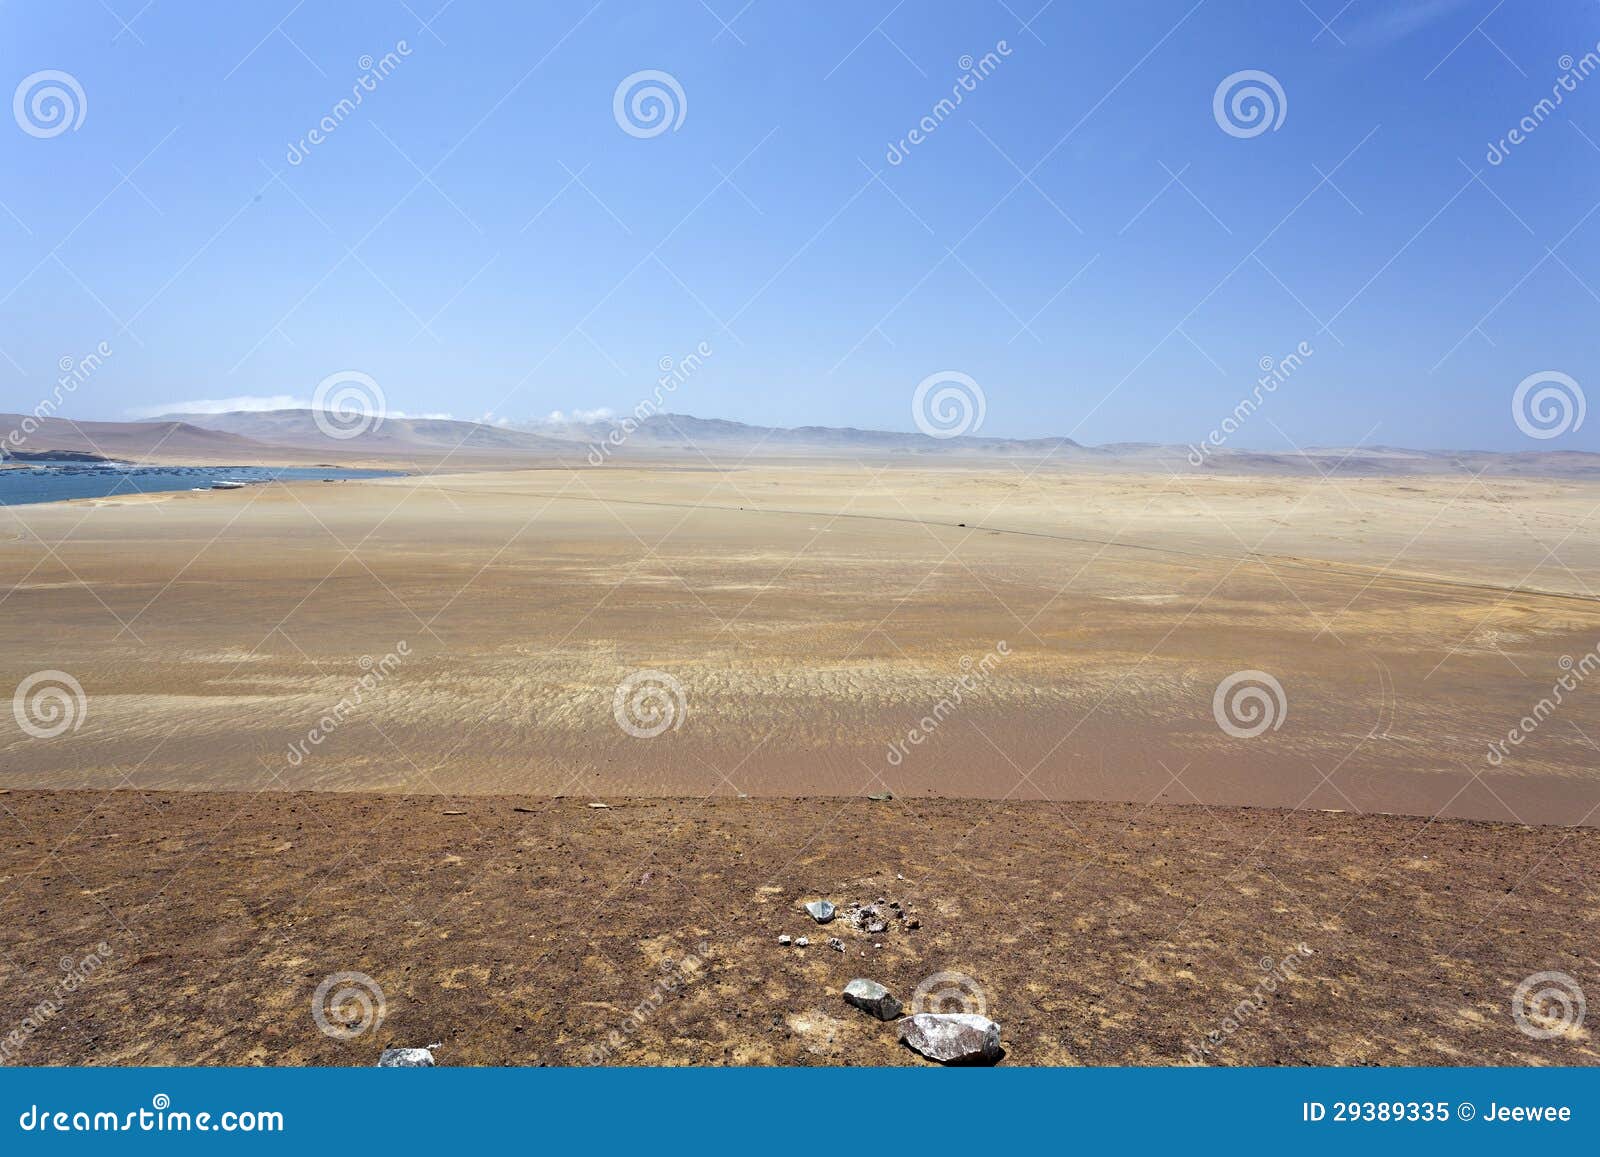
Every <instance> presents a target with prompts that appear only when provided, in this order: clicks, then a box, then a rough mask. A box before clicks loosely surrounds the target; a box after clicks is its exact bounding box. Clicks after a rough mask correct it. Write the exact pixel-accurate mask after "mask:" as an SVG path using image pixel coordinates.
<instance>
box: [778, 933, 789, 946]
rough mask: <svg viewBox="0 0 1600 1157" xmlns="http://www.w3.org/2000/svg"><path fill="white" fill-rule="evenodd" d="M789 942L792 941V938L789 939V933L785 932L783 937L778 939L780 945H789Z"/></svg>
mask: <svg viewBox="0 0 1600 1157" xmlns="http://www.w3.org/2000/svg"><path fill="white" fill-rule="evenodd" d="M789 940H790V937H789V934H788V933H787V932H785V933H784V934H783V935H781V936H779V937H778V943H779V944H788V943H789Z"/></svg>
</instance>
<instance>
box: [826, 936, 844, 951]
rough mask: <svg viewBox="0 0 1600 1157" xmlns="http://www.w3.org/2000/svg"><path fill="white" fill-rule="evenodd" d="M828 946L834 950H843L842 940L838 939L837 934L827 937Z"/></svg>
mask: <svg viewBox="0 0 1600 1157" xmlns="http://www.w3.org/2000/svg"><path fill="white" fill-rule="evenodd" d="M828 947H829V948H832V949H835V950H836V951H839V952H843V951H844V941H843V940H840V939H839V938H838V937H837V936H830V937H828Z"/></svg>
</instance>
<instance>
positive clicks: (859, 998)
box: [844, 977, 903, 1020]
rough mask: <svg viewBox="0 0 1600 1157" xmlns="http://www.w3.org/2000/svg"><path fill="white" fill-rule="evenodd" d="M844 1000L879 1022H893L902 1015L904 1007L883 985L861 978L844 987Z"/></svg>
mask: <svg viewBox="0 0 1600 1157" xmlns="http://www.w3.org/2000/svg"><path fill="white" fill-rule="evenodd" d="M844 999H845V1002H846V1003H847V1004H853V1005H855V1006H856V1007H857V1008H859V1009H860V1010H861V1011H862V1012H866V1013H871V1014H872V1015H873V1016H875V1017H877V1018H878V1019H879V1020H893V1019H894V1018H895V1017H897V1016H899V1015H900V1010H901V1008H902V1007H903V1006H902V1005H901V1003H900V1002H899V1001H898V1000H896V999H895V998H894V997H893V996H890V995H889V990H888V989H887V988H885V987H884V986H883V985H881V984H879V983H878V982H877V981H875V980H865V979H862V978H860V977H858V978H856V979H855V980H852V981H851V982H850V983H849V984H847V985H845V986H844Z"/></svg>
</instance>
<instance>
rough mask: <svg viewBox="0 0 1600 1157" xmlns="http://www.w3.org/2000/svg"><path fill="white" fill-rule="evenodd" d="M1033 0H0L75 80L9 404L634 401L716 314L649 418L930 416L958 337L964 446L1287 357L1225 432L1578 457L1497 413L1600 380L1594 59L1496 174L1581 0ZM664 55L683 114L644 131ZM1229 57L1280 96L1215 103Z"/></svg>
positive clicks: (455, 405)
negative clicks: (917, 133) (1276, 105)
mask: <svg viewBox="0 0 1600 1157" xmlns="http://www.w3.org/2000/svg"><path fill="white" fill-rule="evenodd" d="M1041 3H1042V0H1006V3H1004V4H1002V3H999V2H998V0H974V2H972V3H961V4H956V3H945V4H915V3H904V4H900V5H896V4H895V3H894V2H893V0H868V2H866V3H861V4H853V5H837V6H829V7H830V9H831V11H828V12H827V13H826V14H820V15H819V14H813V13H808V14H806V15H800V14H799V13H798V10H796V9H795V8H794V7H793V6H788V5H779V4H777V3H774V2H772V0H755V2H754V3H751V4H748V5H743V0H706V3H704V4H702V3H699V2H691V3H655V4H648V5H643V4H624V3H621V2H615V0H603V2H601V3H599V4H593V3H592V0H586V2H580V3H573V4H565V3H550V4H538V5H523V4H517V5H512V4H490V3H484V2H474V0H455V2H454V3H449V4H443V5H442V8H441V0H406V3H400V2H399V0H371V2H362V3H347V4H340V5H338V6H337V10H334V11H330V10H328V9H332V8H334V7H335V6H332V5H318V4H312V3H308V4H304V5H303V6H300V7H293V6H292V0H273V2H265V3H251V2H239V3H229V4H215V5H210V4H207V5H202V4H197V3H176V2H172V0H153V2H152V3H149V4H143V0H105V2H104V3H103V4H102V3H100V2H98V0H88V2H65V3H39V2H28V0H11V2H9V3H7V4H6V5H5V6H4V7H3V8H0V21H3V22H4V29H5V35H4V37H3V38H0V65H3V69H0V75H3V78H4V81H5V85H6V86H7V87H8V88H9V87H12V86H16V85H18V84H19V83H20V82H21V81H22V80H23V78H24V77H27V76H30V75H31V74H34V73H36V72H39V71H41V70H46V69H53V70H60V71H63V72H66V73H68V74H70V75H71V76H72V77H73V78H74V79H75V80H76V82H77V83H78V85H79V86H80V87H81V90H82V92H83V98H84V99H83V103H84V105H85V113H84V116H83V119H82V123H81V124H79V125H78V127H76V128H75V129H69V130H67V131H63V132H60V133H59V134H57V135H53V136H37V135H32V134H30V133H29V132H27V131H24V130H23V127H22V125H21V124H20V123H19V124H18V125H17V126H16V127H15V128H13V125H12V124H11V123H10V122H6V124H5V130H6V131H3V132H0V202H3V205H4V208H3V209H0V282H3V284H0V293H4V294H5V296H4V300H3V301H0V410H12V411H27V410H31V409H33V408H34V407H35V406H36V405H37V404H38V402H39V400H40V398H41V397H43V396H45V395H46V394H47V393H48V392H49V391H50V389H51V387H52V385H53V383H54V382H55V379H56V377H57V374H58V370H57V366H58V364H59V363H60V362H61V360H62V359H63V358H70V359H77V358H81V357H83V356H84V355H86V354H88V353H90V352H91V351H93V350H94V349H95V348H96V347H97V345H98V344H99V343H101V342H105V343H107V345H108V346H109V348H110V349H111V350H112V351H113V352H112V354H111V356H110V357H108V358H106V359H105V364H104V365H102V366H100V367H99V368H98V369H97V370H96V371H95V372H94V374H93V375H92V377H91V378H90V379H88V380H87V381H85V382H84V383H83V384H82V385H80V386H79V387H78V388H77V389H76V390H75V391H73V392H72V393H71V394H70V396H69V397H67V398H66V399H65V401H64V403H63V406H62V410H61V412H62V413H64V414H67V415H70V416H74V417H81V418H115V417H127V416H130V415H136V414H142V413H149V412H154V411H157V410H160V409H161V408H163V407H166V406H168V405H171V404H175V403H180V402H186V401H190V400H194V399H221V398H232V397H256V398H263V397H283V398H289V399H297V400H303V399H305V398H308V397H310V395H311V393H312V390H313V389H314V387H315V385H316V384H317V382H318V381H320V380H321V379H323V378H325V377H326V376H328V375H329V374H332V373H335V372H338V371H343V370H351V369H354V370H359V371H361V372H363V373H366V374H369V375H371V376H372V377H373V378H374V379H375V380H376V381H378V382H379V383H380V384H381V386H382V388H383V391H384V394H385V397H386V399H387V402H388V405H389V406H390V407H391V409H393V410H399V411H402V412H405V413H449V414H452V415H454V416H456V417H462V418H480V417H483V416H484V415H489V416H490V417H491V418H494V419H512V420H524V419H528V418H537V417H542V416H545V415H548V414H549V413H550V412H552V411H556V410H560V411H563V412H572V411H575V410H576V411H581V410H589V409H599V408H606V409H610V410H613V411H617V412H621V411H626V410H628V409H631V408H632V407H633V406H634V404H635V403H636V402H637V401H638V400H639V399H641V398H643V397H645V396H647V395H648V394H649V392H650V390H651V387H652V385H653V383H654V381H655V378H656V377H657V375H658V372H659V371H658V369H657V366H658V364H659V363H660V362H661V360H662V359H663V358H670V359H677V358H681V357H683V356H684V355H686V354H688V353H690V352H691V351H693V350H694V349H695V348H696V347H697V346H698V345H699V344H700V343H702V342H703V343H705V344H706V345H707V346H709V347H710V348H711V350H712V351H713V353H712V355H711V356H710V357H708V358H706V359H705V364H704V366H703V367H702V368H700V369H699V370H698V371H697V372H696V373H695V374H694V376H693V377H692V378H691V379H690V380H689V381H688V382H686V383H685V384H684V385H682V386H681V387H680V388H679V389H678V390H677V392H676V394H675V395H674V397H673V399H672V408H673V409H677V410H680V411H684V412H689V413H694V414H698V415H702V416H713V417H724V418H731V419H737V420H743V421H749V422H757V423H766V424H781V425H795V424H806V423H814V424H830V425H846V424H848V425H857V426H873V427H884V428H892V429H911V428H913V426H912V414H911V411H910V399H911V396H912V393H913V391H914V390H915V388H916V386H917V383H918V382H919V381H921V380H922V379H924V378H926V377H927V376H928V375H930V374H933V373H936V372H940V371H947V370H954V371H960V372H962V373H965V374H967V375H970V377H971V378H972V379H973V380H974V381H976V382H977V383H978V384H979V385H980V387H981V388H982V390H983V392H984V396H985V400H986V406H985V420H984V423H983V426H982V428H981V432H983V433H987V434H994V435H1008V436H1026V435H1041V434H1069V435H1071V436H1072V437H1075V438H1077V439H1079V440H1080V441H1085V442H1092V443H1100V442H1108V441H1119V440H1156V441H1165V442H1178V443H1188V442H1194V441H1197V440H1199V439H1200V438H1202V437H1204V436H1205V434H1206V433H1207V432H1208V431H1210V430H1212V429H1213V428H1215V427H1216V426H1217V425H1218V423H1219V421H1220V420H1221V419H1222V418H1223V417H1224V416H1226V415H1227V414H1228V413H1229V412H1231V411H1232V410H1233V407H1234V405H1235V403H1236V402H1238V401H1239V400H1240V399H1241V398H1243V397H1245V396H1246V395H1247V394H1249V393H1250V391H1251V387H1252V385H1253V383H1254V382H1255V380H1256V378H1257V377H1258V376H1259V373H1260V371H1259V369H1258V365H1259V363H1260V362H1261V361H1262V359H1264V358H1266V359H1279V358H1282V357H1284V356H1286V355H1287V354H1289V353H1290V352H1291V351H1293V350H1295V349H1296V347H1297V346H1298V345H1299V343H1301V342H1305V343H1307V344H1308V345H1309V347H1310V348H1311V349H1312V350H1313V351H1314V352H1313V353H1312V354H1311V355H1310V356H1309V357H1307V358H1305V359H1304V364H1303V365H1302V366H1300V367H1299V368H1298V369H1297V370H1296V371H1295V373H1294V375H1293V377H1292V379H1291V380H1290V381H1288V382H1286V383H1285V384H1284V385H1282V386H1281V387H1280V388H1279V389H1278V390H1277V391H1276V392H1275V393H1273V394H1272V396H1271V398H1270V401H1269V402H1268V404H1267V405H1265V406H1263V407H1262V409H1261V410H1260V411H1259V412H1258V413H1257V414H1255V415H1254V416H1252V418H1251V419H1250V421H1249V422H1248V423H1247V424H1246V426H1245V428H1243V429H1241V430H1240V431H1239V432H1238V433H1236V434H1234V435H1233V436H1232V440H1231V442H1230V444H1232V445H1236V446H1252V447H1267V448H1279V447H1288V446H1291V445H1295V444H1298V445H1341V444H1352V443H1355V442H1357V441H1360V440H1365V441H1367V442H1374V443H1386V444H1397V445H1412V446H1425V447H1483V448H1500V449H1552V448H1554V449H1563V448H1564V449H1590V450H1593V449H1600V416H1597V417H1594V418H1591V419H1590V420H1589V421H1588V422H1586V423H1585V424H1584V425H1583V426H1582V427H1581V428H1580V429H1578V430H1573V431H1569V432H1568V433H1566V434H1564V435H1562V436H1560V437H1559V438H1551V439H1548V440H1534V439H1531V438H1529V437H1527V436H1526V435H1524V434H1523V433H1522V432H1520V431H1519V429H1518V427H1517V425H1516V424H1515V423H1514V422H1513V421H1512V415H1511V408H1510V407H1511V397H1512V393H1513V391H1514V389H1515V388H1516V386H1517V384H1518V383H1519V382H1520V381H1521V380H1523V379H1524V378H1526V377H1527V376H1528V375H1530V374H1534V373H1538V372H1542V371H1549V370H1555V371H1560V372H1563V373H1565V374H1568V375H1570V376H1571V377H1572V378H1573V379H1574V380H1575V381H1576V382H1578V383H1579V386H1580V387H1582V386H1585V385H1587V386H1588V387H1589V388H1590V390H1591V392H1593V389H1594V388H1595V385H1596V380H1597V379H1600V372H1597V370H1596V367H1597V366H1600V360H1597V357H1596V354H1597V353H1600V325H1597V324H1596V322H1597V320H1600V261H1597V260H1596V259H1597V257H1600V207H1597V198H1600V180H1597V178H1600V75H1597V76H1594V77H1590V78H1587V79H1584V80H1580V81H1578V82H1576V84H1575V85H1574V87H1573V90H1572V91H1571V92H1568V93H1564V95H1563V102H1562V104H1561V105H1560V107H1558V108H1556V109H1554V111H1551V112H1549V113H1548V114H1547V115H1544V116H1543V117H1542V118H1541V121H1540V123H1538V125H1537V127H1536V128H1535V129H1534V130H1533V131H1532V132H1529V133H1527V134H1526V136H1525V138H1524V139H1523V140H1522V142H1521V143H1518V144H1515V145H1512V146H1511V147H1510V149H1509V150H1507V154H1506V155H1505V156H1504V159H1503V160H1502V161H1501V162H1500V163H1497V164H1490V163H1489V162H1488V161H1487V160H1486V152H1487V150H1488V147H1489V144H1490V142H1491V141H1499V140H1501V139H1502V138H1504V137H1505V136H1506V134H1507V133H1508V131H1509V130H1510V129H1512V128H1514V127H1515V126H1516V125H1517V123H1518V121H1519V120H1521V119H1522V118H1523V117H1524V116H1527V115H1529V114H1530V110H1532V109H1533V107H1534V106H1535V104H1536V103H1537V102H1538V101H1539V100H1540V99H1541V98H1542V97H1547V96H1549V95H1550V94H1551V91H1552V89H1553V88H1554V87H1556V85H1557V80H1558V78H1559V77H1561V76H1562V75H1564V73H1565V72H1566V71H1567V69H1568V68H1569V67H1571V66H1570V65H1566V64H1564V63H1563V61H1562V58H1563V57H1564V56H1568V57H1573V58H1581V57H1582V56H1583V55H1584V54H1585V53H1588V52H1595V51H1597V50H1596V43H1597V41H1600V5H1596V4H1593V3H1580V2H1579V0H1566V2H1551V3H1545V4H1539V5H1537V6H1528V5H1516V4H1504V5H1499V6H1497V5H1496V4H1495V2H1494V0H1427V2H1422V3H1413V4H1407V5H1400V4H1379V3H1376V2H1374V0H1354V2H1353V3H1350V4H1343V3H1342V0H1306V3H1305V4H1300V3H1293V2H1285V0H1270V2H1269V0H1262V2H1248V3H1222V2H1219V0H1202V2H1200V3H1195V2H1194V0H1180V2H1178V3H1161V2H1155V0H1150V2H1129V3H1119V4H1115V5H1109V4H1107V5H1079V4H1067V3H1064V2H1060V0H1058V2H1056V3H1050V4H1043V6H1042V9H1041ZM1530 8H1532V9H1535V10H1533V11H1529V9H1530ZM1319 14H1320V15H1319ZM1323 21H1327V22H1328V24H1327V25H1326V26H1324V24H1323ZM124 22H126V23H124ZM724 22H726V25H725V24H724ZM402 41H403V42H405V45H406V54H404V55H402V54H400V53H399V52H398V51H397V45H399V44H400V42H402ZM1001 42H1004V43H1005V46H1006V52H1005V53H1004V54H1002V53H1000V52H998V51H997V49H998V46H999V45H1000V44H1001ZM991 52H993V53H996V59H997V61H998V63H997V65H996V66H995V67H993V68H992V69H991V70H989V73H988V75H986V76H984V77H983V78H982V79H981V80H979V81H976V82H975V83H974V84H973V85H972V87H971V90H970V91H967V92H964V94H963V100H962V103H961V105H960V106H959V107H958V108H956V109H954V111H952V112H949V114H948V115H946V116H942V117H939V118H938V123H937V127H936V128H935V129H934V130H933V131H932V132H930V133H928V134H927V135H926V136H925V138H924V139H923V140H922V141H921V142H920V143H917V144H915V145H913V146H912V147H911V148H910V149H909V150H907V151H906V153H905V155H904V156H903V159H901V160H900V161H899V163H896V164H891V163H890V161H889V160H888V159H887V157H886V153H887V152H888V150H889V148H890V145H891V143H892V142H897V141H902V140H904V139H905V138H906V136H907V133H908V132H909V130H911V129H912V128H914V127H915V126H916V125H917V123H918V122H919V120H921V118H923V117H925V116H929V115H935V114H934V112H933V110H934V107H935V105H936V104H937V103H938V102H939V101H940V99H941V98H942V97H945V96H948V95H949V94H950V92H951V91H952V88H953V87H954V86H955V85H956V84H957V81H958V78H959V77H961V76H962V75H963V73H964V71H965V69H964V67H963V63H962V58H963V57H972V58H982V57H983V56H984V54H985V53H991ZM385 53H395V54H396V60H397V61H398V63H397V64H396V66H395V67H393V68H392V70H390V71H389V74H388V75H387V76H385V77H383V78H382V79H381V80H379V81H377V82H375V84H373V86H372V88H371V91H367V92H364V94H363V99H362V102H361V104H360V106H359V107H357V108H355V109H354V110H353V111H349V112H348V115H342V116H340V117H339V118H338V119H337V127H336V128H334V129H333V130H332V131H331V132H329V133H327V134H326V136H325V138H324V139H323V140H322V141H321V142H320V143H316V144H313V145H311V147H309V148H308V149H305V150H304V152H303V154H302V156H301V157H300V159H299V160H298V163H291V162H290V159H289V153H290V146H291V144H292V143H295V142H300V141H302V140H304V139H305V138H306V136H307V134H308V132H309V131H310V130H311V129H313V128H314V127H315V126H316V125H317V123H318V121H319V120H320V119H321V118H323V117H325V116H329V115H331V114H332V111H333V110H334V107H335V106H336V105H337V104H338V102H339V101H340V100H341V99H342V98H344V97H347V96H349V95H350V93H351V91H352V88H353V87H354V86H355V85H356V84H357V81H358V78H359V77H361V76H362V75H363V73H364V72H365V71H366V70H365V69H364V68H363V63H362V58H363V57H371V58H375V59H376V58H381V57H383V55H384V54H385ZM645 69H654V70H660V71H663V72H666V73H669V74H670V75H671V76H672V77H673V78H674V79H675V80H676V81H677V83H678V85H679V86H680V87H681V90H682V92H683V94H684V107H683V109H682V113H683V115H682V121H681V123H680V124H678V125H677V127H676V128H673V129H670V130H668V131H665V132H662V133H660V134H659V135H655V136H649V137H643V138H641V137H639V136H635V135H631V134H629V133H628V132H625V131H623V129H622V128H621V127H620V126H619V123H618V122H617V120H616V119H615V117H614V114H613V96H614V93H615V91H616V89H617V87H618V84H619V82H621V81H622V80H623V78H625V77H627V76H629V75H631V74H633V73H636V72H639V71H641V70H645ZM1241 70H1259V71H1262V72H1266V73H1268V74H1270V75H1271V76H1272V77H1273V78H1274V79H1275V80H1276V81H1277V83H1278V85H1279V86H1280V87H1281V89H1282V91H1283V94H1284V105H1285V107H1284V109H1283V117H1282V121H1281V123H1280V124H1278V126H1277V127H1276V128H1274V129H1271V130H1269V131H1265V132H1262V133H1260V134H1259V135H1254V136H1237V135H1232V134H1230V133H1228V132H1226V131H1224V130H1223V128H1222V127H1221V126H1220V125H1219V123H1218V121H1217V120H1216V118H1215V117H1214V113H1213V96H1214V93H1215V92H1216V90H1217V88H1218V85H1219V83H1220V82H1221V81H1222V80H1223V79H1224V78H1225V77H1227V76H1229V75H1230V74H1233V73H1236V72H1239V71H1241ZM36 127H37V126H36ZM1474 174H1476V176H1475V175H1474Z"/></svg>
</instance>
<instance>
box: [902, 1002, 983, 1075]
mask: <svg viewBox="0 0 1600 1157" xmlns="http://www.w3.org/2000/svg"><path fill="white" fill-rule="evenodd" d="M900 1040H901V1043H903V1044H905V1045H907V1046H909V1047H910V1048H912V1049H914V1050H915V1051H917V1052H919V1053H921V1054H922V1055H923V1056H925V1057H927V1058H928V1059H929V1060H933V1061H938V1062H939V1063H940V1064H941V1065H992V1064H994V1063H995V1062H996V1061H998V1060H999V1059H1000V1058H1001V1056H1003V1055H1004V1052H1003V1050H1002V1049H1001V1048H1000V1026H999V1025H997V1024H995V1022H994V1021H992V1020H990V1019H989V1018H988V1017H986V1016H979V1015H978V1014H977V1013H973V1012H919V1013H916V1014H914V1015H912V1016H908V1017H906V1018H905V1019H904V1020H902V1021H901V1022H900Z"/></svg>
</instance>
